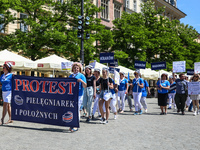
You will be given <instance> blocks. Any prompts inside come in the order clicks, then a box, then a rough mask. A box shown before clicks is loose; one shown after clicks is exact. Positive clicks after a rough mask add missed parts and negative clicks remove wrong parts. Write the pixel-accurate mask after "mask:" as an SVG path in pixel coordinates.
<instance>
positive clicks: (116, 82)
mask: <svg viewBox="0 0 200 150" xmlns="http://www.w3.org/2000/svg"><path fill="white" fill-rule="evenodd" d="M114 74H115V84H117V85H119V79H120V76H119V72H117V71H116V70H114Z"/></svg>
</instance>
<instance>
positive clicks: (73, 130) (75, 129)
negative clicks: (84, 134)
mask: <svg viewBox="0 0 200 150" xmlns="http://www.w3.org/2000/svg"><path fill="white" fill-rule="evenodd" d="M69 130H70V131H71V132H76V131H78V128H71V127H70V128H69Z"/></svg>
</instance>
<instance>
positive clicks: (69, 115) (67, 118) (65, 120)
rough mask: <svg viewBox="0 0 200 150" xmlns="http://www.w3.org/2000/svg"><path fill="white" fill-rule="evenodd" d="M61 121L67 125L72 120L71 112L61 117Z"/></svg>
mask: <svg viewBox="0 0 200 150" xmlns="http://www.w3.org/2000/svg"><path fill="white" fill-rule="evenodd" d="M62 120H63V121H64V122H66V123H69V122H71V121H72V120H73V113H72V112H71V111H68V112H67V113H65V114H64V115H63V116H62Z"/></svg>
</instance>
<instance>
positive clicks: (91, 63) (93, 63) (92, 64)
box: [89, 60, 97, 69]
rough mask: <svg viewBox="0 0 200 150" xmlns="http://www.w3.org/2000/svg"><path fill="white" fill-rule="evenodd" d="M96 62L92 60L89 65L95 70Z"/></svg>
mask: <svg viewBox="0 0 200 150" xmlns="http://www.w3.org/2000/svg"><path fill="white" fill-rule="evenodd" d="M96 62H97V61H96V60H91V61H90V63H89V65H91V66H92V67H93V69H94V68H95V65H96Z"/></svg>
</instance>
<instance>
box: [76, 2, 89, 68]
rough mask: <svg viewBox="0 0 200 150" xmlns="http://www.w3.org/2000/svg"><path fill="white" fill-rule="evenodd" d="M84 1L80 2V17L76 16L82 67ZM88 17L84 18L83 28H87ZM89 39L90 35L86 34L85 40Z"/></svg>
mask: <svg viewBox="0 0 200 150" xmlns="http://www.w3.org/2000/svg"><path fill="white" fill-rule="evenodd" d="M83 10H84V0H81V15H80V16H78V34H77V37H78V38H80V39H81V50H80V63H81V64H82V65H83V66H84V11H83ZM89 20H90V17H88V16H87V17H86V18H85V27H86V28H87V27H88V26H89V24H90V23H89ZM89 38H90V34H89V33H88V32H87V33H86V39H89Z"/></svg>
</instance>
